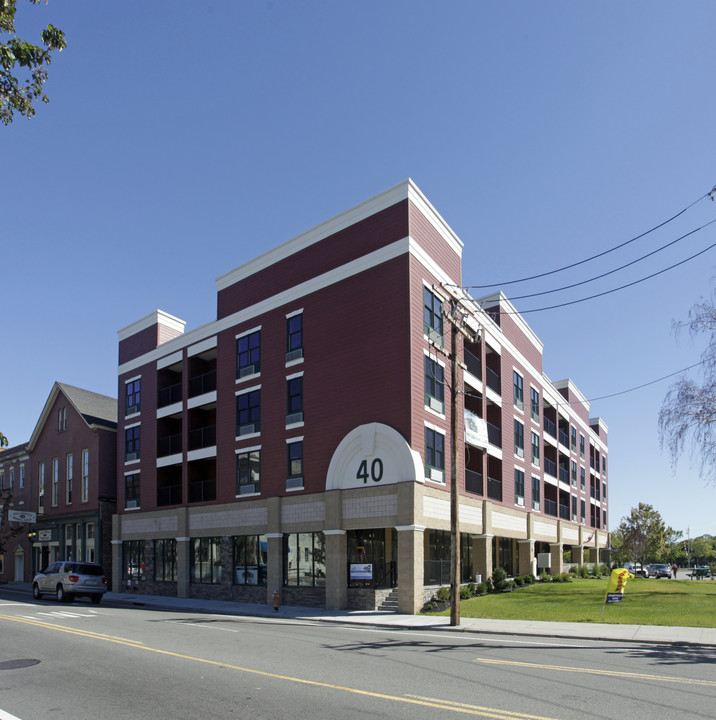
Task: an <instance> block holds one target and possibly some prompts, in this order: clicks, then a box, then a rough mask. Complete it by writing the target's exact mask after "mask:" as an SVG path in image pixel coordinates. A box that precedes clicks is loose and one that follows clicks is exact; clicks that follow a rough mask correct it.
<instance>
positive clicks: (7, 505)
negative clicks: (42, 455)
mask: <svg viewBox="0 0 716 720" xmlns="http://www.w3.org/2000/svg"><path fill="white" fill-rule="evenodd" d="M0 1H1V0H0ZM11 509H12V490H0V555H2V554H3V553H4V552H5V548H6V546H7V544H8V542H10V540H12V538H14V537H16V536H17V535H19V534H20V533H21V532H22V531H23V529H24V527H25V526H24V525H22V524H20V523H11V522H10V521H9V519H8V512H9V511H10V510H11Z"/></svg>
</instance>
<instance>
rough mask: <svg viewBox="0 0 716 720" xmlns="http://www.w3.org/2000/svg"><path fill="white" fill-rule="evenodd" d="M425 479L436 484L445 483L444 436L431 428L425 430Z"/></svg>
mask: <svg viewBox="0 0 716 720" xmlns="http://www.w3.org/2000/svg"><path fill="white" fill-rule="evenodd" d="M425 472H426V477H427V478H428V479H430V480H435V481H436V482H444V481H445V436H444V435H443V434H442V433H441V432H439V431H438V430H434V429H433V428H430V427H426V428H425Z"/></svg>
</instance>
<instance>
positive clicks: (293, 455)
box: [286, 440, 303, 490]
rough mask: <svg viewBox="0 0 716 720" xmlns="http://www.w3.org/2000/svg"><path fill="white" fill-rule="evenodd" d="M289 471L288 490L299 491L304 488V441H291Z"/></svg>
mask: <svg viewBox="0 0 716 720" xmlns="http://www.w3.org/2000/svg"><path fill="white" fill-rule="evenodd" d="M286 447H287V448H288V470H287V475H286V490H297V489H300V488H302V487H303V440H289V441H288V443H287V445H286Z"/></svg>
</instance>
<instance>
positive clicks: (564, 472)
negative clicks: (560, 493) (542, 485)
mask: <svg viewBox="0 0 716 720" xmlns="http://www.w3.org/2000/svg"><path fill="white" fill-rule="evenodd" d="M559 479H560V482H563V483H567V485H569V470H568V469H567V468H563V467H560V469H559Z"/></svg>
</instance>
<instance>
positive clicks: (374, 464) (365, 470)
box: [356, 457, 383, 485]
mask: <svg viewBox="0 0 716 720" xmlns="http://www.w3.org/2000/svg"><path fill="white" fill-rule="evenodd" d="M356 479H357V480H362V481H363V484H364V485H367V484H368V481H369V480H371V481H372V482H375V483H377V482H380V481H381V480H382V479H383V461H382V460H381V459H380V458H379V457H377V458H373V460H371V461H370V464H369V461H368V460H361V463H360V465H359V466H358V472H357V473H356Z"/></svg>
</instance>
